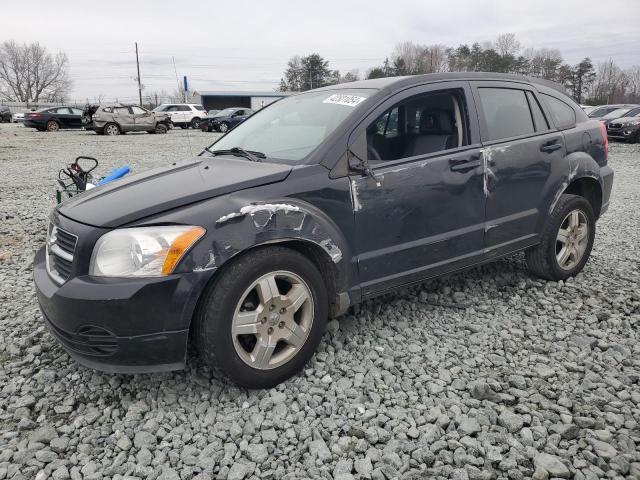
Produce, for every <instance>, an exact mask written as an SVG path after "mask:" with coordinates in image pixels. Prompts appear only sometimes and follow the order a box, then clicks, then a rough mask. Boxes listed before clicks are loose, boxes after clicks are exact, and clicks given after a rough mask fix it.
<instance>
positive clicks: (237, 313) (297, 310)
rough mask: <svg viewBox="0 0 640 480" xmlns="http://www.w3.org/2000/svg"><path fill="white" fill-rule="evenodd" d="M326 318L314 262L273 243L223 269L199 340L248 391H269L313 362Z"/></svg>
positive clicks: (203, 309)
mask: <svg viewBox="0 0 640 480" xmlns="http://www.w3.org/2000/svg"><path fill="white" fill-rule="evenodd" d="M327 315H328V297H327V291H326V287H325V284H324V281H323V278H322V275H321V274H320V272H319V271H318V269H317V268H316V266H315V265H314V264H313V262H311V261H310V260H309V259H308V258H307V257H305V256H304V255H302V254H301V253H299V252H296V251H294V250H290V249H287V248H282V247H277V246H272V247H267V248H261V249H257V250H254V251H251V252H249V253H247V254H245V255H243V256H242V257H240V258H239V259H238V260H236V261H234V263H232V264H231V265H229V266H228V267H227V268H226V269H225V270H223V272H222V273H221V275H220V277H219V278H217V279H216V280H215V281H214V283H213V284H212V285H211V286H210V287H209V288H208V290H207V292H206V293H205V294H204V296H203V300H202V302H201V305H200V307H199V310H198V314H197V317H196V319H195V320H194V321H195V322H196V324H195V331H194V339H195V342H196V346H197V349H198V351H199V353H200V355H201V356H202V357H203V359H204V360H205V361H206V362H207V363H208V364H209V366H211V368H212V369H213V370H214V371H216V372H219V373H221V374H223V375H224V376H226V377H227V378H229V379H230V380H232V381H234V382H236V383H238V384H240V385H242V386H244V387H247V388H270V387H273V386H275V385H277V384H279V383H280V382H282V381H284V380H286V379H288V378H290V377H291V376H292V375H294V374H296V373H297V372H298V371H300V370H301V369H302V368H303V367H304V365H305V364H306V363H307V362H308V361H309V359H310V358H311V356H312V355H313V353H314V352H315V350H316V348H317V346H318V344H319V343H320V340H321V338H322V335H323V333H324V330H325V326H326V322H327Z"/></svg>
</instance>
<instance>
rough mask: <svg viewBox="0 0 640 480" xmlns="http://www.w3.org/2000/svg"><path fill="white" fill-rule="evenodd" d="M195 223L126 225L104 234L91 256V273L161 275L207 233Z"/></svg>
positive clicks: (132, 275) (106, 274)
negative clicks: (189, 224)
mask: <svg viewBox="0 0 640 480" xmlns="http://www.w3.org/2000/svg"><path fill="white" fill-rule="evenodd" d="M204 233H205V229H204V228H202V227H194V226H166V227H140V228H122V229H119V230H113V231H111V232H109V233H106V234H104V235H103V236H102V237H100V239H99V240H98V242H97V243H96V246H95V247H94V248H93V254H92V255H91V264H90V266H89V275H95V276H99V277H160V276H163V275H169V274H170V273H171V272H173V269H174V268H175V267H176V265H177V264H178V262H179V261H180V259H181V258H182V257H183V256H184V254H185V253H186V252H187V251H188V250H189V249H190V248H191V247H192V246H193V245H194V244H195V243H196V242H197V241H198V240H199V239H200V238H201V237H202V236H203V235H204Z"/></svg>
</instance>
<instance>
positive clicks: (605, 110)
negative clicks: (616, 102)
mask: <svg viewBox="0 0 640 480" xmlns="http://www.w3.org/2000/svg"><path fill="white" fill-rule="evenodd" d="M615 109H616V107H600V108H596V109H595V110H594V111H592V112H591V113H590V114H589V116H590V117H591V118H594V117H602V116H603V115H606V114H607V113H609V112H612V111H613V110H615Z"/></svg>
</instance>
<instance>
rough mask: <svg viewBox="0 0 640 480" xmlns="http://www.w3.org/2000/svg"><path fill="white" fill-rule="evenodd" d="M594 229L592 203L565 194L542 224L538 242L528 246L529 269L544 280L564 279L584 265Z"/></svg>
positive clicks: (587, 257)
mask: <svg viewBox="0 0 640 480" xmlns="http://www.w3.org/2000/svg"><path fill="white" fill-rule="evenodd" d="M595 233H596V223H595V215H594V214H593V208H592V207H591V204H590V203H589V202H588V201H587V200H586V199H585V198H583V197H580V196H578V195H568V194H564V195H562V196H561V197H560V199H559V200H558V203H557V204H556V206H555V207H554V209H553V211H552V212H551V215H550V216H549V218H548V219H547V221H546V223H545V226H544V227H543V231H542V236H541V242H540V244H538V245H537V246H535V247H533V248H531V249H529V250H527V252H526V261H527V266H528V267H529V270H530V271H531V272H532V273H533V274H535V275H537V276H539V277H541V278H544V279H547V280H555V281H558V280H566V279H567V278H569V277H573V276H575V275H577V274H578V273H580V272H581V271H582V269H583V268H584V266H585V264H586V263H587V260H589V255H590V254H591V248H592V247H593V240H594V237H595Z"/></svg>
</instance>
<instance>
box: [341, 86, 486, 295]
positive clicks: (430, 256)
mask: <svg viewBox="0 0 640 480" xmlns="http://www.w3.org/2000/svg"><path fill="white" fill-rule="evenodd" d="M470 98H471V94H470V88H469V85H468V83H467V82H447V83H446V84H444V86H443V85H430V86H423V87H416V88H413V89H410V90H408V91H404V92H402V93H400V94H397V95H395V96H393V97H392V98H390V99H388V100H387V101H385V102H384V103H383V104H382V105H380V106H379V107H378V108H377V109H376V110H375V111H374V112H373V113H372V114H371V115H370V116H369V117H368V118H367V119H365V120H364V122H363V123H362V124H361V125H360V126H359V127H357V129H356V130H355V131H354V134H353V135H352V137H351V141H352V142H353V143H352V145H351V147H350V148H351V152H352V153H354V154H355V155H359V156H364V155H366V156H367V159H368V162H369V165H370V166H371V167H372V171H373V176H371V175H366V174H362V175H352V176H351V193H352V202H353V206H354V214H355V222H356V245H357V254H358V267H359V275H360V286H361V287H362V293H363V295H364V296H365V297H366V296H370V295H372V294H375V293H379V292H382V291H385V290H387V289H390V288H394V287H397V286H399V285H402V284H405V283H409V282H413V281H418V280H421V279H424V278H427V277H430V276H435V275H439V274H441V273H444V272H446V271H453V270H456V269H459V268H463V267H465V266H468V265H471V264H473V263H476V262H478V261H480V259H482V257H483V238H484V210H485V195H484V193H483V171H482V164H481V158H480V150H481V145H480V143H479V133H478V127H477V124H476V122H475V118H476V113H475V108H474V106H473V102H472V101H470ZM354 136H355V138H354Z"/></svg>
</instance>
